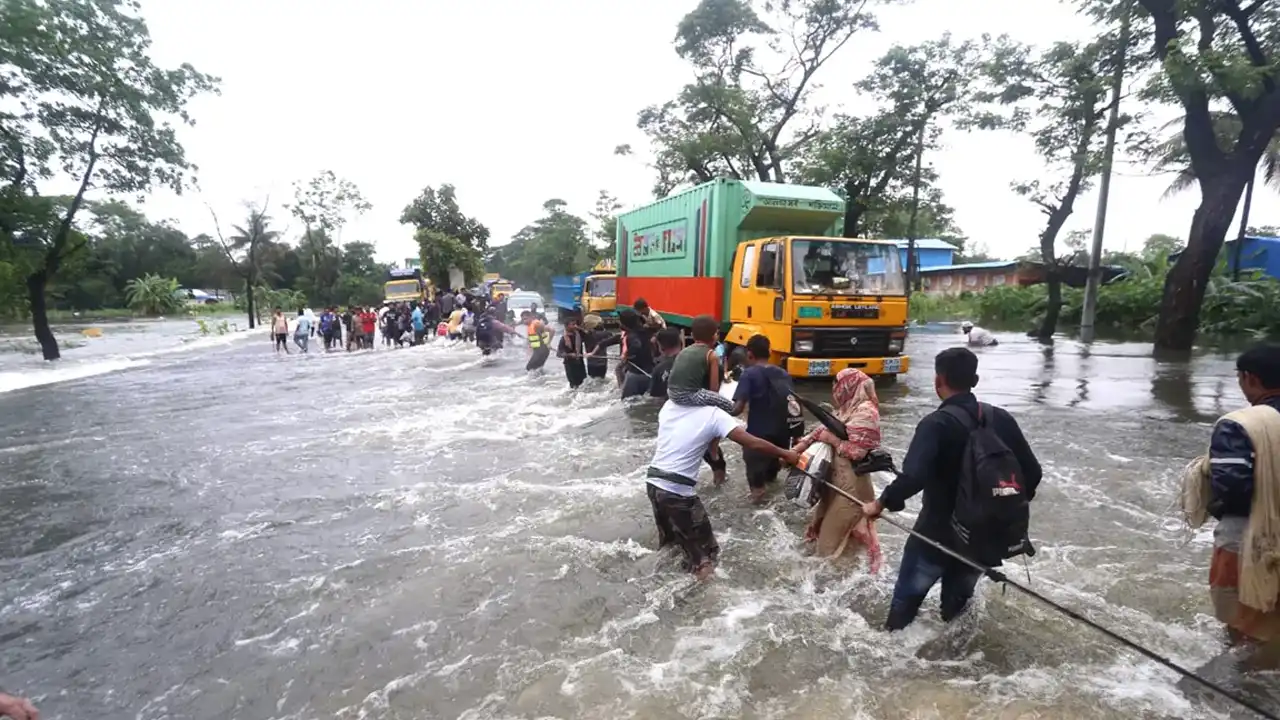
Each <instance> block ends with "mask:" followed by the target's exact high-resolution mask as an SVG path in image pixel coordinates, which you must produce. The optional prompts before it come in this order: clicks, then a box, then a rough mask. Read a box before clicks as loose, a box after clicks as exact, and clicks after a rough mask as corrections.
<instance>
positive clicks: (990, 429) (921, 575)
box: [863, 347, 1042, 631]
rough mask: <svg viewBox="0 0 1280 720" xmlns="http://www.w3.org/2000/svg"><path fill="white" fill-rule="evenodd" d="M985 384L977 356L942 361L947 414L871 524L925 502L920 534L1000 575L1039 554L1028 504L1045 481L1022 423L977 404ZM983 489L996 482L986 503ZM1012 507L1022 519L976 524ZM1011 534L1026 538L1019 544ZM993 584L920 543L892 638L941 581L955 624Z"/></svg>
mask: <svg viewBox="0 0 1280 720" xmlns="http://www.w3.org/2000/svg"><path fill="white" fill-rule="evenodd" d="M977 384H978V357H977V356H976V355H974V354H973V352H972V351H971V350H969V349H968V348H963V347H957V348H948V349H946V350H943V351H942V352H940V353H938V356H937V358H936V359H935V360H934V380H933V386H934V390H935V391H936V392H937V394H938V397H939V398H940V399H941V400H942V404H941V405H939V406H938V409H937V410H934V411H933V412H931V413H929V414H928V415H926V416H925V417H924V419H922V420H921V421H920V423H919V424H917V425H916V431H915V435H914V436H913V437H912V438H911V445H910V446H909V447H908V448H907V455H906V457H905V458H904V459H903V462H902V471H901V473H899V474H898V476H897V478H896V479H895V480H894V481H893V482H892V483H890V484H889V485H888V486H887V487H885V489H884V491H883V492H881V493H880V499H879V500H876V501H873V502H870V503H867V504H865V505H863V514H864V516H865V517H866V518H867V519H869V520H874V519H876V518H877V517H879V516H880V515H881V513H882V512H883V511H884V510H886V509H887V510H892V511H894V512H898V511H900V510H902V509H903V508H904V507H906V503H907V500H909V499H911V498H912V497H914V496H915V495H917V494H919V493H921V492H923V493H924V503H923V506H922V507H921V509H920V515H919V517H918V518H917V519H916V523H915V527H914V528H913V529H914V531H915V533H919V534H920V535H923V536H924V537H927V538H929V539H930V540H933V541H934V542H936V543H938V544H939V545H941V546H943V547H946V548H948V549H951V550H955V551H956V552H957V553H958V554H960V555H962V556H964V557H967V558H970V559H971V560H973V561H975V562H976V563H979V564H980V565H983V566H988V567H991V566H999V565H1000V564H1001V561H1002V560H1003V559H1005V558H1007V557H1010V555H1011V553H1012V554H1019V553H1022V552H1030V549H1029V548H1028V547H1027V546H1028V545H1029V542H1028V541H1027V540H1026V538H1025V532H1026V518H1027V510H1026V503H1028V502H1030V500H1032V499H1033V498H1034V497H1035V493H1036V487H1037V486H1038V485H1039V484H1040V478H1041V475H1042V471H1041V469H1040V462H1039V460H1037V459H1036V456H1035V453H1033V452H1032V451H1031V446H1030V445H1029V444H1028V443H1027V440H1026V438H1025V437H1023V435H1022V429H1021V428H1020V427H1018V422H1017V421H1016V420H1014V419H1013V416H1012V415H1010V414H1009V412H1008V411H1006V410H1004V409H1003V408H998V407H995V406H993V405H988V404H986V403H979V402H978V399H977V398H976V397H975V396H974V394H973V388H974V387H976V386H977ZM983 481H990V482H988V483H985V487H986V493H985V497H984V493H982V492H973V491H972V490H973V489H974V488H979V489H981V488H983V487H984V482H983ZM1005 502H1014V503H1016V504H1017V505H1018V507H1020V508H1021V517H1020V518H1018V517H1014V518H1013V519H1012V520H1013V521H1012V522H1000V523H988V524H987V526H980V527H974V526H973V524H972V523H971V522H967V519H968V518H972V517H975V516H981V515H983V512H982V511H986V513H985V514H986V516H987V517H995V516H999V515H1000V513H1001V512H1002V511H1003V510H1004V507H1006V506H1004V505H1003V503H1005ZM996 506H998V507H996ZM975 507H976V510H975ZM1019 519H1020V522H1018V521H1019ZM1010 532H1012V533H1014V534H1018V535H1020V537H1019V538H1018V539H1017V540H1016V541H1010V540H1009V534H1010ZM983 574H984V573H983V571H982V570H979V569H977V568H975V567H974V566H973V565H971V564H967V563H964V562H961V561H960V560H958V559H957V558H956V557H955V556H953V555H951V554H947V553H943V552H940V551H939V550H937V549H936V548H934V547H932V546H931V545H929V544H928V543H926V542H924V541H922V540H920V539H919V538H918V537H917V536H916V535H915V534H913V535H912V536H911V537H909V538H908V539H907V543H906V546H905V547H904V548H903V551H902V563H901V565H900V566H899V568H898V582H897V584H896V585H895V586H894V589H893V599H892V600H891V601H890V603H889V617H888V619H887V620H886V623H885V625H886V627H887V629H889V630H891V631H892V630H901V629H903V628H905V627H907V626H908V625H910V624H911V623H912V622H913V621H914V620H915V618H916V615H917V613H919V611H920V605H921V604H922V603H923V602H924V599H925V596H926V595H928V594H929V590H930V589H931V588H933V586H934V585H935V584H937V583H938V582H939V581H941V582H942V619H943V620H944V621H946V622H950V621H951V620H953V619H955V618H956V617H958V616H960V615H961V614H962V613H964V611H965V609H966V608H967V607H968V606H969V600H970V599H972V597H973V591H974V587H975V586H976V585H977V584H978V579H979V578H981V577H982V576H983Z"/></svg>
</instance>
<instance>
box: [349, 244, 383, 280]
mask: <svg viewBox="0 0 1280 720" xmlns="http://www.w3.org/2000/svg"><path fill="white" fill-rule="evenodd" d="M374 255H375V252H374V247H373V243H367V242H349V243H347V244H346V245H343V246H342V267H341V271H342V275H343V277H360V278H370V279H373V280H380V279H381V278H382V277H384V276H385V275H386V272H387V267H386V266H385V265H383V264H381V263H379V262H378V261H377V259H376V258H375V257H374Z"/></svg>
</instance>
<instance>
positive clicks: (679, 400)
mask: <svg viewBox="0 0 1280 720" xmlns="http://www.w3.org/2000/svg"><path fill="white" fill-rule="evenodd" d="M718 333H719V323H717V322H716V320H715V318H713V317H711V316H710V315H699V316H698V317H696V318H694V319H693V344H692V345H690V346H689V347H687V348H685V349H684V350H681V351H680V354H679V355H677V356H676V360H675V363H673V364H672V366H671V376H670V377H669V378H668V380H667V398H669V399H670V400H671V401H672V402H674V403H675V404H677V405H711V406H714V407H718V408H720V409H721V410H724V411H725V412H727V413H731V412H733V401H732V400H729V399H727V398H725V397H723V396H722V395H720V392H719V390H720V382H721V380H722V377H721V372H720V358H719V357H718V356H717V355H716V351H715V344H716V335H717V334H718Z"/></svg>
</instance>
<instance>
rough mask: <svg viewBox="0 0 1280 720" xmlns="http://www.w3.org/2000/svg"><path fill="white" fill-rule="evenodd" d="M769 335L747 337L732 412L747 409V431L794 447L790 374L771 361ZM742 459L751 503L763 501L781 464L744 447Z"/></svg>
mask: <svg viewBox="0 0 1280 720" xmlns="http://www.w3.org/2000/svg"><path fill="white" fill-rule="evenodd" d="M769 351H770V348H769V338H767V337H765V336H764V335H752V336H751V339H750V340H747V368H746V369H745V370H743V371H742V378H741V379H740V380H739V381H738V387H737V389H736V390H735V391H734V394H733V406H734V407H733V414H734V415H741V414H742V411H743V410H744V409H745V410H746V411H747V432H749V433H751V434H752V435H755V436H756V437H758V438H763V439H765V440H768V441H769V442H771V443H773V444H774V445H777V446H778V447H780V448H790V447H791V437H790V436H791V433H790V426H789V425H788V424H787V420H788V413H787V395H788V393H789V392H790V391H791V377H790V376H788V375H787V371H786V370H783V369H782V368H780V367H778V366H777V365H771V364H770V363H769ZM742 462H743V464H745V465H746V466H747V485H748V486H749V487H750V488H751V500H752V502H757V503H758V502H761V501H763V500H764V494H765V486H766V485H767V484H768V483H770V482H773V481H774V480H776V479H778V471H779V470H781V469H782V463H780V462H779V461H778V459H777V458H775V457H772V456H770V455H766V454H764V453H759V452H756V451H754V450H748V449H746V448H743V450H742Z"/></svg>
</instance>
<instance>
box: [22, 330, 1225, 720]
mask: <svg viewBox="0 0 1280 720" xmlns="http://www.w3.org/2000/svg"><path fill="white" fill-rule="evenodd" d="M193 326H194V323H192V322H189V321H187V322H172V323H153V324H139V325H135V326H125V325H122V326H119V328H120V329H113V328H111V327H107V332H106V333H105V334H104V336H103V337H102V338H96V339H93V338H90V339H84V340H83V342H82V347H78V348H75V349H73V350H70V351H69V352H68V353H67V360H66V362H65V363H64V364H63V365H61V366H59V367H58V368H56V369H48V368H46V367H44V365H43V364H42V363H40V362H39V361H38V359H35V358H33V356H29V355H25V354H23V353H18V352H9V353H0V508H2V509H3V511H4V513H5V518H4V527H5V532H4V533H0V573H2V574H3V577H4V578H5V582H4V583H3V584H2V585H0V683H3V686H4V687H5V688H6V689H8V690H10V691H17V692H21V693H23V694H26V695H28V696H30V697H32V698H33V699H34V700H35V701H36V702H37V704H38V705H39V706H40V707H41V709H42V710H43V711H44V716H45V717H47V718H65V719H68V720H69V719H72V718H83V717H100V718H137V720H160V719H161V718H211V719H212V718H230V717H237V718H277V719H280V720H283V719H284V718H297V719H299V720H301V719H303V718H331V717H340V718H379V719H381V718H386V719H391V718H468V719H472V720H478V719H480V718H543V717H563V718H601V719H604V718H609V719H614V718H738V717H741V718H831V717H847V718H904V719H905V718H958V717H965V718H1022V717H1027V718H1031V717H1037V718H1086V717H1087V718H1117V719H1118V718H1200V717H1221V715H1214V714H1213V712H1212V711H1211V710H1210V709H1209V708H1207V707H1205V706H1204V705H1202V704H1201V703H1200V702H1199V701H1198V700H1188V699H1187V698H1185V697H1184V696H1183V695H1182V694H1181V693H1180V692H1179V691H1178V690H1177V689H1176V688H1175V687H1174V683H1175V682H1176V680H1177V678H1176V676H1174V675H1173V674H1172V673H1171V672H1168V671H1166V670H1163V669H1161V668H1159V666H1157V665H1155V664H1154V663H1151V662H1149V661H1147V660H1145V659H1143V658H1141V657H1140V656H1138V655H1137V654H1134V653H1130V652H1126V651H1123V650H1122V649H1121V648H1118V647H1117V646H1115V645H1113V644H1111V643H1110V642H1108V641H1107V640H1106V639H1105V638H1104V637H1102V636H1101V635H1098V634H1096V633H1095V632H1093V631H1091V630H1089V629H1087V628H1085V627H1082V626H1080V625H1078V624H1076V623H1074V622H1072V621H1071V620H1069V619H1067V618H1065V617H1062V616H1060V615H1057V614H1055V613H1053V612H1051V611H1048V610H1046V609H1045V608H1043V607H1042V606H1039V605H1036V604H1034V603H1033V602H1031V601H1029V600H1027V599H1025V598H1023V597H1021V596H1019V595H1018V594H1017V593H1014V592H1004V593H1002V592H1001V591H1000V590H999V588H996V587H993V586H991V585H990V584H988V583H985V582H984V583H983V584H982V585H980V588H981V589H980V596H979V600H978V603H977V606H976V608H975V612H974V613H973V615H972V617H971V618H969V619H968V620H967V621H966V623H968V626H967V627H966V628H963V629H962V630H961V631H960V632H961V633H962V634H963V636H964V637H963V640H964V642H963V643H962V644H961V645H962V646H961V647H959V648H957V649H956V651H955V652H953V653H950V654H948V655H946V656H945V657H944V658H942V659H934V660H926V659H920V658H918V657H916V651H917V650H918V649H919V648H920V646H921V645H922V644H924V643H925V642H927V641H929V640H931V639H932V638H935V637H937V636H938V635H939V633H940V632H942V627H943V626H942V625H941V623H940V621H939V620H938V618H937V613H936V601H931V602H930V603H929V604H927V605H926V611H925V612H924V613H923V614H922V617H921V620H920V621H919V622H918V623H917V624H916V625H914V626H913V627H911V628H910V629H908V630H907V631H906V632H904V633H901V634H897V635H893V636H890V635H889V634H887V633H885V632H883V631H882V630H880V629H879V628H880V626H881V623H882V622H883V619H884V615H885V612H886V610H887V607H888V599H889V594H890V592H891V590H892V586H893V582H894V579H895V575H896V562H897V559H898V557H899V551H900V548H901V546H902V541H903V536H902V534H901V533H900V532H898V531H897V530H895V529H893V528H890V527H882V529H881V536H882V539H883V542H884V543H885V552H886V560H887V562H886V567H885V568H884V569H883V570H882V571H881V572H880V573H879V574H878V575H875V576H871V575H868V574H866V573H865V571H862V570H854V571H849V570H838V569H835V568H833V567H831V566H829V565H827V564H825V563H823V562H820V561H816V560H813V559H811V558H809V557H807V556H806V555H805V554H804V547H803V544H802V542H801V539H800V538H801V533H802V529H803V525H804V522H805V520H806V517H805V514H804V513H803V512H802V511H800V510H798V509H795V508H792V507H790V506H788V505H786V504H784V503H783V502H781V500H780V499H776V498H775V500H774V501H773V502H772V503H771V504H770V505H768V506H766V507H764V508H757V507H754V506H752V505H750V504H749V503H748V501H747V497H746V486H745V481H744V479H743V474H742V466H741V461H740V459H739V456H738V454H737V452H736V448H734V449H733V450H731V451H730V458H731V459H730V477H731V481H730V483H729V484H728V485H727V486H725V487H724V488H722V489H713V488H710V487H707V488H704V489H703V490H702V495H703V497H704V500H705V502H706V503H707V506H708V509H709V511H710V512H711V514H712V517H713V521H714V522H715V524H716V526H717V531H718V534H719V536H720V543H721V546H722V547H723V555H722V564H721V567H720V569H719V571H718V574H717V577H716V578H715V580H714V581H713V582H711V583H710V584H708V585H706V586H704V587H698V588H694V587H691V582H690V580H689V579H688V578H687V577H686V576H683V575H681V574H680V573H679V572H678V568H677V562H676V561H675V559H674V558H673V557H671V556H670V555H667V554H665V553H656V552H654V551H653V550H652V547H653V540H654V537H653V531H652V520H651V517H650V514H649V507H648V502H647V500H646V498H645V495H644V491H643V478H642V472H643V468H644V466H645V463H646V462H647V461H648V459H649V456H650V453H651V451H652V445H653V437H654V433H655V419H656V415H657V408H656V407H655V406H653V405H650V404H647V403H640V404H637V405H624V404H623V403H621V402H619V401H618V400H616V399H615V395H614V393H613V392H612V388H610V387H605V386H595V387H589V388H586V389H584V390H582V391H579V392H570V391H569V390H568V389H567V387H566V384H565V382H564V379H563V376H562V374H561V371H560V368H559V366H558V365H557V363H556V361H555V360H552V362H551V363H549V365H548V372H547V374H546V375H545V376H542V377H536V378H530V377H526V375H525V373H524V372H523V362H524V361H523V356H522V355H521V351H520V350H519V349H509V350H508V354H507V356H506V357H504V358H503V359H502V360H501V361H499V362H498V363H496V364H493V365H489V366H481V364H480V356H479V353H478V352H477V351H476V350H475V349H474V348H462V347H456V348H451V347H446V346H445V345H444V344H443V343H438V344H436V345H432V346H427V347H423V348H413V349H406V350H400V351H388V350H382V349H379V350H377V351H374V352H361V353H352V354H346V353H342V354H335V355H331V356H325V355H322V354H315V353H313V354H311V355H309V356H298V355H296V354H295V355H292V356H289V357H282V356H274V355H272V353H271V352H270V346H269V344H268V340H267V338H266V335H265V333H261V332H259V333H256V334H255V335H253V336H252V337H247V338H246V337H243V336H240V335H235V334H231V335H227V336H222V337H200V336H199V335H198V334H197V333H194V332H193ZM104 327H105V326H104ZM113 336H114V337H113ZM1001 337H1002V342H1003V344H1001V345H1000V346H999V347H996V348H991V349H987V350H984V351H982V352H981V366H980V369H979V371H980V373H981V376H982V382H981V385H980V387H979V392H980V394H981V395H982V397H983V398H984V399H986V400H988V401H990V402H993V403H996V404H1000V405H1004V406H1005V407H1007V408H1009V409H1010V410H1011V411H1012V412H1013V413H1015V415H1016V416H1017V417H1018V419H1019V421H1020V422H1021V423H1022V426H1023V429H1024V431H1025V433H1026V434H1027V436H1028V438H1029V439H1030V441H1031V443H1032V446H1033V447H1034V449H1035V450H1036V452H1037V453H1038V454H1039V456H1040V458H1041V460H1042V462H1043V463H1044V466H1045V471H1046V474H1045V480H1044V483H1043V484H1042V486H1041V491H1040V494H1039V495H1038V497H1037V500H1036V503H1035V507H1034V508H1033V515H1032V521H1033V536H1034V539H1035V540H1036V542H1037V544H1038V546H1039V554H1038V555H1037V556H1036V557H1035V558H1034V560H1032V562H1031V564H1030V574H1031V581H1030V582H1031V586H1032V587H1033V588H1036V589H1037V590H1038V591H1040V592H1042V593H1045V594H1047V595H1049V596H1050V597H1052V598H1054V599H1056V600H1058V601H1060V602H1062V603H1064V604H1067V605H1069V606H1071V607H1073V608H1076V609H1078V610H1079V611H1080V612H1082V613H1083V614H1085V615H1086V616H1088V617H1090V618H1092V619H1095V620H1097V621H1098V622H1101V623H1103V624H1105V625H1107V626H1109V627H1112V628H1114V629H1117V630H1119V631H1121V632H1123V633H1125V634H1127V635H1128V636H1130V637H1132V638H1134V639H1136V640H1139V641H1141V642H1142V643H1144V644H1145V645H1147V646H1149V647H1151V648H1152V649H1154V650H1156V651H1157V652H1159V653H1161V654H1164V655H1167V656H1169V657H1171V658H1172V659H1174V660H1175V661H1177V662H1179V663H1181V664H1184V665H1186V666H1190V667H1195V666H1198V665H1200V664H1202V663H1204V662H1205V661H1207V660H1209V659H1210V658H1211V657H1213V656H1215V655H1217V654H1218V653H1219V652H1220V651H1221V649H1222V638H1221V637H1220V633H1219V630H1218V627H1217V625H1216V623H1215V622H1214V621H1213V620H1212V617H1211V614H1210V608H1209V604H1208V600H1207V594H1206V591H1205V588H1204V585H1205V579H1206V576H1207V563H1208V552H1209V548H1210V542H1209V535H1208V533H1203V534H1201V535H1200V536H1197V537H1191V536H1189V535H1188V534H1187V533H1185V532H1184V531H1182V530H1181V528H1180V527H1179V525H1178V523H1177V522H1175V521H1174V520H1173V517H1174V516H1173V515H1172V514H1171V513H1170V512H1169V510H1170V508H1171V504H1172V502H1173V498H1174V494H1175V488H1176V485H1177V479H1176V475H1177V473H1178V471H1180V469H1181V468H1182V466H1183V464H1184V463H1185V462H1186V460H1187V459H1188V458H1189V457H1191V456H1193V455H1195V454H1198V453H1199V452H1202V451H1203V448H1204V446H1205V445H1206V443H1207V438H1208V431H1209V423H1211V422H1212V420H1213V419H1214V418H1215V417H1216V416H1217V415H1218V414H1220V413H1222V412H1225V411H1227V410H1230V409H1234V408H1235V407H1237V406H1239V405H1240V404H1242V402H1243V400H1242V398H1241V396H1240V394H1239V390H1238V389H1237V387H1236V384H1235V377H1234V369H1233V364H1232V358H1231V357H1230V356H1227V355H1215V354H1201V355H1198V356H1197V357H1196V358H1195V359H1193V360H1192V361H1191V362H1189V363H1173V362H1170V363H1159V362H1156V361H1154V360H1152V359H1151V357H1150V355H1149V346H1146V345H1125V344H1099V345H1095V346H1094V347H1093V348H1092V349H1089V348H1085V347H1083V346H1080V345H1078V344H1076V343H1074V342H1071V341H1067V340H1061V341H1059V342H1058V343H1057V344H1056V345H1055V346H1053V347H1048V348H1046V347H1042V346H1040V345H1037V344H1033V343H1031V342H1029V341H1027V340H1025V339H1023V338H1020V337H1017V336H1012V335H1010V336H1001ZM14 342H17V341H14ZM955 342H957V337H956V336H955V335H953V334H946V333H943V332H928V331H921V332H917V333H915V334H914V335H913V336H912V338H911V342H910V347H909V350H910V352H911V355H912V356H913V357H914V359H915V363H914V365H913V367H912V370H911V373H910V375H909V376H908V377H906V378H904V379H903V380H902V381H901V382H899V383H898V384H897V385H895V386H892V387H887V388H883V389H882V391H881V400H882V413H883V415H884V422H885V434H886V438H887V445H888V446H889V447H890V449H892V450H893V451H895V453H897V454H900V453H901V452H902V451H903V450H904V449H905V447H906V445H907V442H908V441H909V439H910V434H911V431H912V428H913V427H914V425H915V423H916V421H917V420H918V419H919V418H920V417H921V416H922V415H923V414H924V413H926V412H927V411H928V410H929V409H930V408H931V407H933V406H934V405H935V404H936V398H935V396H934V394H933V383H932V357H933V355H934V354H935V353H936V352H937V351H938V350H939V349H941V348H943V347H946V346H947V345H950V344H954V343H955ZM104 348H105V349H104ZM826 390H827V388H826V387H825V386H824V385H806V386H805V392H806V393H809V394H812V395H814V396H815V397H821V396H824V394H825V393H826ZM910 507H917V508H918V501H917V502H916V503H915V504H913V505H912V506H909V509H910ZM904 515H906V516H907V517H906V518H905V519H910V512H908V513H905V514H904ZM1018 577H1019V579H1020V580H1025V575H1024V574H1023V571H1022V570H1021V568H1018ZM948 632H956V631H953V630H949V631H948Z"/></svg>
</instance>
